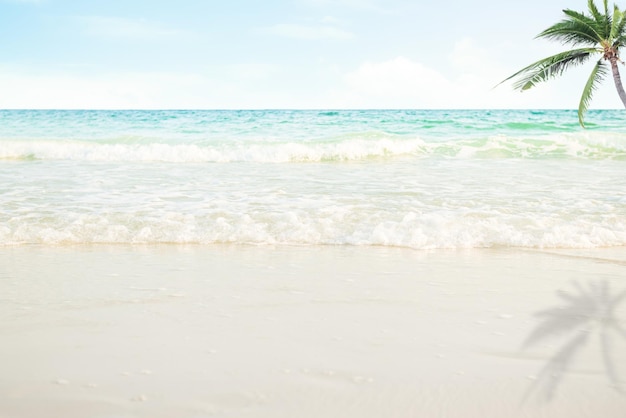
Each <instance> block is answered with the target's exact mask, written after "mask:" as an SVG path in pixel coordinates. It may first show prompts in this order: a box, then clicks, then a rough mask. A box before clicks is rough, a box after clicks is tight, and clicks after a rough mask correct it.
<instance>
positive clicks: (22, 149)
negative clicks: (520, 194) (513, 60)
mask: <svg viewBox="0 0 626 418" xmlns="http://www.w3.org/2000/svg"><path fill="white" fill-rule="evenodd" d="M399 156H413V157H419V158H425V157H445V158H531V159H544V158H559V159H563V158H579V159H599V160H602V159H619V160H622V159H626V134H622V133H606V132H602V133H600V132H582V133H555V134H550V135H544V136H529V137H519V136H507V135H492V136H484V137H480V136H477V137H472V138H467V137H466V138H460V139H459V138H444V139H435V140H433V139H430V140H424V139H422V138H416V137H405V136H400V135H388V134H382V133H376V132H374V133H362V134H347V135H343V136H341V137H338V138H330V139H317V140H296V141H271V140H269V141H261V140H258V141H233V142H230V143H229V142H227V141H223V142H220V143H213V144H211V143H202V142H198V143H178V144H177V143H163V142H158V140H146V139H129V138H119V139H110V140H106V141H102V140H101V141H97V142H95V141H77V140H15V139H5V140H2V139H0V159H2V160H74V161H120V162H151V161H152V162H174V163H184V162H192V163H193V162H195V163H201V162H219V163H227V162H245V161H249V162H261V163H286V162H334V161H338V162H341V161H360V160H367V159H372V158H394V157H399Z"/></svg>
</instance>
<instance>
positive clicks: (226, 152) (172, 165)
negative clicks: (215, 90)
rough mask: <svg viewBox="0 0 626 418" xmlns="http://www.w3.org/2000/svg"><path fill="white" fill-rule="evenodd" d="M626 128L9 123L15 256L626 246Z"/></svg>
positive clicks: (523, 120)
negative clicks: (31, 252)
mask: <svg viewBox="0 0 626 418" xmlns="http://www.w3.org/2000/svg"><path fill="white" fill-rule="evenodd" d="M625 120H626V114H625V113H624V112H623V111H595V112H590V114H589V117H588V125H589V129H586V130H583V129H581V128H580V127H579V126H578V124H577V117H576V114H575V112H573V111H553V110H551V111H528V110H523V111H475V110H472V111H461V110H459V111H409V110H397V111H393V110H391V111H390V110H385V111H377V110H359V111H357V110H354V111H347V110H346V111H287V110H284V111H283V110H267V111H0V245H26V244H33V243H40V244H53V245H57V244H87V243H110V244H118V243H120V244H127V243H142V244H154V243H195V244H212V243H237V244H239V243H242V244H262V245H265V244H271V245H276V244H286V245H320V244H321V245H362V246H372V245H374V246H380V245H382V246H397V247H408V248H418V249H431V248H476V247H530V248H595V247H606V246H623V245H626V176H624V173H625V170H624V169H625V165H624V164H626V131H625V130H624V129H623V126H624V121H625Z"/></svg>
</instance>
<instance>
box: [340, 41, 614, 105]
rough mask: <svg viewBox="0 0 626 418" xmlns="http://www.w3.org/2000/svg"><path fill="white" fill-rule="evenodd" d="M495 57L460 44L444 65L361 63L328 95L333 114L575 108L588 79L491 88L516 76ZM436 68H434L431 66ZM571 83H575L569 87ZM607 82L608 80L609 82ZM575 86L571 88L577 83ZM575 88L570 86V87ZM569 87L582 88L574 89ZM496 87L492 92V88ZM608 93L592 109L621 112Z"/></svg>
mask: <svg viewBox="0 0 626 418" xmlns="http://www.w3.org/2000/svg"><path fill="white" fill-rule="evenodd" d="M496 57H497V54H495V53H490V52H489V51H488V50H486V49H484V48H480V47H478V46H476V45H475V44H474V43H473V42H472V41H471V40H469V39H463V40H460V41H459V42H458V43H457V44H456V45H455V46H454V47H453V48H452V50H451V54H450V56H449V57H448V60H447V61H444V62H436V63H433V64H430V63H429V64H426V63H424V62H420V61H415V60H411V59H409V58H406V57H402V56H399V57H396V58H393V59H390V60H387V61H381V62H365V63H363V64H361V65H360V66H359V67H358V68H356V69H355V70H353V71H351V72H349V73H347V74H345V75H344V76H343V80H342V81H343V85H342V87H341V88H339V89H335V90H334V91H332V92H331V93H330V94H329V100H330V102H331V107H336V108H468V109H472V108H473V109H480V108H576V107H577V106H578V100H579V98H580V91H581V90H582V86H583V85H584V81H582V80H581V81H580V82H578V81H577V80H579V79H580V77H581V76H582V77H584V76H586V75H587V74H586V73H585V71H584V70H583V74H582V75H580V74H577V73H576V72H574V73H573V74H568V75H571V77H568V78H567V79H565V78H563V79H560V80H554V81H551V82H549V83H545V84H542V85H541V86H538V87H537V88H535V89H532V90H530V91H526V92H524V93H520V92H518V91H514V90H513V89H512V88H511V86H510V85H506V84H503V85H500V86H498V87H495V86H496V85H497V84H498V83H499V82H500V81H502V80H503V79H504V78H506V77H507V76H508V75H510V74H512V73H513V72H515V71H516V69H515V68H508V67H507V66H506V65H503V64H501V63H499V62H498V61H497V60H496ZM435 65H437V66H435ZM572 80H573V81H572ZM607 81H609V80H607ZM577 82H578V84H575V83H577ZM573 83H574V84H573ZM572 85H574V86H580V90H579V89H578V87H576V88H575V89H572V87H571V86H572ZM494 87H495V88H494ZM611 93H613V92H611V91H610V89H603V90H602V91H599V92H598V94H597V95H596V97H595V98H594V102H593V105H594V106H595V107H619V106H616V104H617V105H618V104H619V103H618V102H616V100H615V98H614V97H613V95H611Z"/></svg>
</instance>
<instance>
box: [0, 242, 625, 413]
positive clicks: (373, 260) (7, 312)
mask: <svg viewBox="0 0 626 418" xmlns="http://www.w3.org/2000/svg"><path fill="white" fill-rule="evenodd" d="M0 300H1V303H0V341H2V343H1V344H0V358H1V359H3V360H1V361H0V416H2V417H7V418H22V417H24V418H31V417H33V418H34V417H51V416H58V417H64V418H73V417H76V418H78V417H80V418H87V417H151V418H152V417H177V418H186V417H268V418H269V417H271V418H280V417H290V418H292V417H299V418H307V417H324V418H331V417H342V418H344V417H358V418H363V417H459V418H468V417H481V418H485V417H487V418H489V417H494V418H495V417H498V418H500V417H533V418H535V417H550V418H555V417H563V418H575V417H588V416H597V417H604V418H613V417H615V418H617V417H623V416H624V414H625V413H626V249H625V248H623V247H621V248H609V249H600V250H580V251H578V250H546V251H540V250H468V251H434V252H426V251H412V250H406V249H393V248H373V247H367V248H358V247H278V248H271V247H246V246H148V247H138V246H134V247H133V246H68V247H39V246H23V247H14V248H2V249H1V250H0Z"/></svg>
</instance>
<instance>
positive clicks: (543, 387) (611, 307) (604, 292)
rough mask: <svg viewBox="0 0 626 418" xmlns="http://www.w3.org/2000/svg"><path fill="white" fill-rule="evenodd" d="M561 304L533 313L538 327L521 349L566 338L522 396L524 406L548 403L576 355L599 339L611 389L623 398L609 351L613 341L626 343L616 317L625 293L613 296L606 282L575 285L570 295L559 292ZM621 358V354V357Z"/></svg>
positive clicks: (613, 360) (623, 330) (612, 355)
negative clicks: (533, 400) (530, 401)
mask: <svg viewBox="0 0 626 418" xmlns="http://www.w3.org/2000/svg"><path fill="white" fill-rule="evenodd" d="M557 295H558V297H559V298H560V299H561V300H562V304H561V305H559V306H556V307H554V308H550V309H546V310H542V311H539V312H537V313H535V317H536V318H538V319H539V323H538V324H537V326H536V327H535V329H534V330H533V331H532V332H531V334H530V335H529V336H528V338H527V339H526V341H525V342H524V344H523V346H522V348H523V349H529V348H531V347H533V346H535V345H537V344H539V343H544V342H546V341H547V340H550V339H553V338H555V337H561V336H565V337H567V340H566V342H565V343H564V344H563V345H562V346H561V347H560V348H559V350H558V351H557V352H556V353H555V354H554V355H553V356H551V357H550V358H549V360H548V362H547V363H546V364H545V366H544V367H543V368H542V369H541V371H540V372H539V374H538V375H537V377H536V379H535V380H534V381H533V383H532V384H531V385H530V387H529V388H528V390H527V391H526V393H525V396H524V399H523V402H526V401H527V400H528V399H529V398H530V397H537V398H538V399H539V400H540V401H541V402H545V403H547V402H550V401H552V399H553V398H554V396H555V395H556V392H557V389H558V386H559V384H560V383H561V381H562V380H563V377H564V376H565V373H566V372H567V371H568V370H569V369H570V368H571V367H572V366H573V364H574V360H575V357H576V355H577V354H579V353H580V352H581V351H582V349H583V348H584V347H585V346H586V345H587V343H589V342H590V341H592V339H593V338H598V339H599V340H600V341H599V344H600V352H601V357H602V362H603V369H604V373H605V374H606V378H607V380H608V381H609V382H610V384H611V386H612V387H613V388H614V389H615V390H616V391H618V392H620V393H622V394H626V391H625V388H624V386H625V385H624V383H623V382H622V381H621V379H620V376H619V375H618V372H617V371H616V368H615V364H616V363H615V357H614V353H613V351H612V347H613V342H614V338H615V337H617V338H619V339H624V340H625V341H626V329H625V328H624V327H622V325H621V324H620V322H621V321H620V319H619V318H617V317H616V316H615V311H616V309H617V307H618V306H620V304H621V303H622V302H624V300H626V289H624V290H623V291H622V292H620V293H617V294H612V293H611V289H610V286H609V283H608V281H603V282H597V283H590V284H589V285H588V286H582V285H581V284H580V283H574V290H573V291H563V290H561V291H558V292H557ZM622 354H624V353H622Z"/></svg>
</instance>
